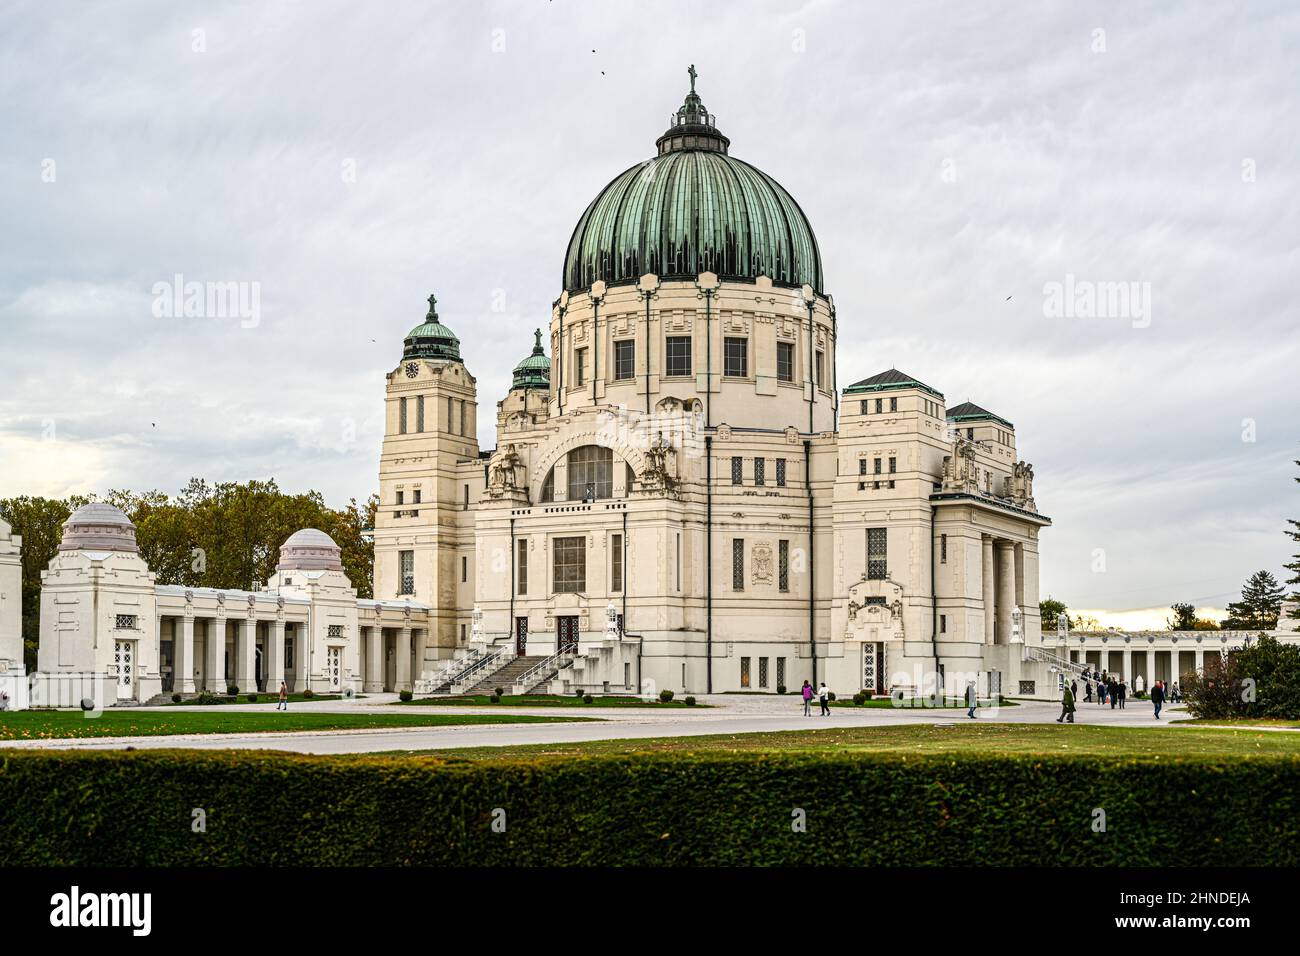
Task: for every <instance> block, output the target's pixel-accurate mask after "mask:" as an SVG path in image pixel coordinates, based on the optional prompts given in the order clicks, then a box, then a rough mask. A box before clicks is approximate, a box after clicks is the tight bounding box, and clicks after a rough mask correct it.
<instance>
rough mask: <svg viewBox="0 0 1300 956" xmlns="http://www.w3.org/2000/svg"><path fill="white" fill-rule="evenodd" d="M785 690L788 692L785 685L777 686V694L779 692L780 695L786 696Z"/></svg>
mask: <svg viewBox="0 0 1300 956" xmlns="http://www.w3.org/2000/svg"><path fill="white" fill-rule="evenodd" d="M785 690H786V687H785V685H784V684H777V685H776V692H777V693H778V694H784V693H785Z"/></svg>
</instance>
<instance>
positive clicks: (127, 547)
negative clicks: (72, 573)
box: [59, 501, 140, 552]
mask: <svg viewBox="0 0 1300 956" xmlns="http://www.w3.org/2000/svg"><path fill="white" fill-rule="evenodd" d="M59 550H60V551H82V550H88V551H129V552H138V551H139V550H140V548H139V546H138V545H137V544H136V541H135V525H133V524H132V523H131V519H130V518H128V517H127V516H126V515H125V514H124V513H123V512H122V510H121V509H120V508H118V507H116V506H114V505H110V504H108V503H106V502H102V501H96V502H91V503H90V504H88V505H82V506H81V507H80V508H78V509H77V510H76V511H74V512H72V514H71V516H69V518H68V520H67V521H65V522H64V523H63V537H62V539H61V540H60V541H59Z"/></svg>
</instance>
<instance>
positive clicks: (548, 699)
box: [395, 694, 708, 708]
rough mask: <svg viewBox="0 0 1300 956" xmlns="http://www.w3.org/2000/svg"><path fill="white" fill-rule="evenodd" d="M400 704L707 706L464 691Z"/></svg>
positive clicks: (631, 699)
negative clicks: (459, 694) (498, 697)
mask: <svg viewBox="0 0 1300 956" xmlns="http://www.w3.org/2000/svg"><path fill="white" fill-rule="evenodd" d="M395 703H398V704H403V705H411V704H422V705H429V704H432V705H439V704H453V705H455V706H457V707H479V706H482V707H687V706H690V707H701V708H703V707H707V706H708V705H707V704H689V705H688V704H687V703H686V702H685V701H684V700H682V699H681V698H675V699H673V700H670V701H668V702H667V703H664V702H663V701H660V700H658V699H655V700H652V701H646V700H643V699H642V698H640V697H623V696H615V697H601V696H596V695H592V698H591V703H590V704H587V703H584V702H583V700H582V698H581V697H577V696H574V695H568V694H565V695H560V694H519V695H514V694H506V695H505V696H504V697H502V698H501V700H500V701H499V702H498V703H495V704H494V703H492V701H491V700H490V699H489V697H488V695H487V694H467V695H464V696H462V697H417V698H415V699H414V700H399V701H395Z"/></svg>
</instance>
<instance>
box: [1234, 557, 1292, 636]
mask: <svg viewBox="0 0 1300 956" xmlns="http://www.w3.org/2000/svg"><path fill="white" fill-rule="evenodd" d="M1285 593H1286V588H1284V587H1282V585H1280V584H1278V583H1277V578H1275V577H1273V575H1272V574H1271V573H1269V572H1268V571H1256V572H1255V573H1254V574H1252V575H1251V576H1250V580H1248V581H1247V582H1246V583H1245V585H1244V586H1243V587H1242V589H1241V600H1240V601H1237V602H1235V603H1233V604H1229V605H1228V619H1227V620H1225V621H1224V622H1223V629H1224V630H1226V631H1271V630H1273V628H1275V627H1277V618H1278V614H1280V613H1281V611H1282V595H1284V594H1285Z"/></svg>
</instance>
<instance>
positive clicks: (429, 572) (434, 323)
mask: <svg viewBox="0 0 1300 956" xmlns="http://www.w3.org/2000/svg"><path fill="white" fill-rule="evenodd" d="M436 306H437V299H436V298H435V297H434V296H432V295H430V296H429V311H428V314H427V315H426V316H425V318H424V321H423V322H422V323H421V324H420V325H417V326H416V327H415V328H413V329H412V330H411V331H410V332H409V333H408V334H407V335H406V337H405V339H404V340H403V348H402V361H401V363H400V364H399V365H398V366H397V368H395V369H394V370H393V371H391V372H389V373H388V374H387V376H386V378H387V385H386V394H385V418H384V420H385V427H384V444H383V450H382V453H381V455H380V459H379V501H380V505H379V511H378V514H377V515H376V517H375V582H374V584H375V587H374V593H375V597H376V598H377V599H379V600H408V601H417V602H419V603H421V604H427V605H429V607H430V608H432V609H433V612H432V614H431V616H430V627H429V634H428V643H427V644H426V646H425V647H424V648H418V647H417V648H416V652H415V662H414V669H413V671H412V673H413V674H414V675H415V676H416V677H418V676H419V674H420V672H421V670H422V669H426V668H425V666H424V664H423V661H426V660H431V659H434V658H437V657H445V656H448V655H449V654H450V650H451V648H453V647H455V646H456V644H457V643H458V642H459V630H458V626H457V625H458V623H463V621H464V620H465V619H467V618H468V615H469V612H470V610H471V609H472V607H473V580H472V576H471V575H470V573H469V572H470V569H472V568H473V565H474V512H473V507H474V503H475V501H476V500H477V498H478V494H479V493H480V492H481V490H482V487H483V479H482V465H481V464H480V462H479V446H478V438H477V437H476V435H477V425H478V401H477V394H478V393H477V389H476V383H475V380H474V377H473V376H472V375H470V374H469V371H468V370H467V369H466V368H465V365H464V363H463V362H462V361H461V357H460V340H459V339H457V338H456V336H455V334H454V333H453V332H452V331H451V329H449V328H448V327H447V326H445V325H443V324H442V322H441V321H440V320H439V318H438V312H437V308H436ZM467 585H468V587H467ZM467 594H468V601H467V600H466V596H467Z"/></svg>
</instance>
